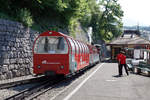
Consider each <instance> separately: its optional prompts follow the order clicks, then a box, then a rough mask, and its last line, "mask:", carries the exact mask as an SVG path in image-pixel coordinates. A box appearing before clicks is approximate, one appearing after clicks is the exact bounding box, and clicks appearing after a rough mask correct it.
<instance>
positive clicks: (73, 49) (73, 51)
mask: <svg viewBox="0 0 150 100" xmlns="http://www.w3.org/2000/svg"><path fill="white" fill-rule="evenodd" d="M68 40H69V42H70V45H71V48H72V53H73V54H74V53H75V44H74V43H73V41H72V39H71V38H68Z"/></svg>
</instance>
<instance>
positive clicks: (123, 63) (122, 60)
mask: <svg viewBox="0 0 150 100" xmlns="http://www.w3.org/2000/svg"><path fill="white" fill-rule="evenodd" d="M119 62H120V65H119V76H122V67H123V66H124V69H125V71H126V74H127V75H129V73H128V69H127V65H126V56H125V52H124V51H121V54H120V56H119Z"/></svg>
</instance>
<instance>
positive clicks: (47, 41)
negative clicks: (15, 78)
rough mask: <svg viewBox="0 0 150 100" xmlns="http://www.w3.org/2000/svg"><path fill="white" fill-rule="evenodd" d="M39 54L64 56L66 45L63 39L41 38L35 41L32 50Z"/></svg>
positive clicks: (66, 50) (66, 49) (66, 51)
mask: <svg viewBox="0 0 150 100" xmlns="http://www.w3.org/2000/svg"><path fill="white" fill-rule="evenodd" d="M34 52H35V53H39V54H66V53H68V45H67V42H66V40H65V39H64V38H63V37H50V36H41V37H39V38H38V39H37V41H36V43H35V48H34Z"/></svg>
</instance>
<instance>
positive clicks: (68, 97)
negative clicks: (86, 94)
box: [63, 63, 104, 100]
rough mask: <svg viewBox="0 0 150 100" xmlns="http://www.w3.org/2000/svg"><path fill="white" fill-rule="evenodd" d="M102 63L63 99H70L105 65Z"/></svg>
mask: <svg viewBox="0 0 150 100" xmlns="http://www.w3.org/2000/svg"><path fill="white" fill-rule="evenodd" d="M103 64H104V63H102V64H101V65H100V66H99V67H98V68H97V69H96V70H95V71H94V72H93V73H91V74H90V75H89V76H88V77H87V78H85V79H84V80H83V81H82V82H81V83H80V84H79V85H78V86H77V87H76V88H75V89H74V90H73V91H72V92H71V93H70V94H68V95H67V96H66V97H65V98H64V99H63V100H69V99H70V98H71V97H72V96H73V95H74V94H75V93H76V92H77V91H78V90H79V89H80V88H81V87H82V86H83V84H84V83H86V81H87V80H88V79H89V78H91V77H92V76H93V75H94V74H95V73H96V72H97V71H98V70H99V69H100V68H101V67H102V65H103Z"/></svg>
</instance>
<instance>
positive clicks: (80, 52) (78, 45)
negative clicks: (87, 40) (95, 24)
mask: <svg viewBox="0 0 150 100" xmlns="http://www.w3.org/2000/svg"><path fill="white" fill-rule="evenodd" d="M76 42H77V44H78V47H79V52H80V53H81V47H80V44H79V42H78V41H76Z"/></svg>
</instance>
